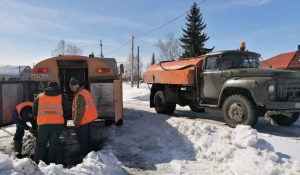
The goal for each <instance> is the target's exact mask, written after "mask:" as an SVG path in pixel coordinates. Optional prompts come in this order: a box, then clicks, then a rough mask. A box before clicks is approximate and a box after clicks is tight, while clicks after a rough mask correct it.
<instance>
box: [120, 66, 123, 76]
mask: <svg viewBox="0 0 300 175" xmlns="http://www.w3.org/2000/svg"><path fill="white" fill-rule="evenodd" d="M120 73H121V74H123V73H124V66H123V64H120Z"/></svg>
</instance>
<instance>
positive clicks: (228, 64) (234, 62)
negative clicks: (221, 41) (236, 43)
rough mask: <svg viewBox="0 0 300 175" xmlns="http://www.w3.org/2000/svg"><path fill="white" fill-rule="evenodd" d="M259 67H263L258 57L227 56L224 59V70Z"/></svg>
mask: <svg viewBox="0 0 300 175" xmlns="http://www.w3.org/2000/svg"><path fill="white" fill-rule="evenodd" d="M259 67H261V66H260V61H259V56H257V55H244V54H227V55H224V56H223V57H222V69H234V68H259Z"/></svg>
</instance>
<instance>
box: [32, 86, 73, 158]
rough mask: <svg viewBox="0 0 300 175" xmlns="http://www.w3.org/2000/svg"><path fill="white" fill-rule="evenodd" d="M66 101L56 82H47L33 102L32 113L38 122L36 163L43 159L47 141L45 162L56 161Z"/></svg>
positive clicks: (63, 123) (64, 120) (64, 118)
mask: <svg viewBox="0 0 300 175" xmlns="http://www.w3.org/2000/svg"><path fill="white" fill-rule="evenodd" d="M66 111H67V101H66V99H65V97H64V96H63V94H61V92H60V90H59V86H58V83H57V82H49V83H48V87H47V88H46V89H45V90H44V92H43V93H41V94H39V95H38V96H37V97H36V98H35V100H34V104H33V115H34V116H36V120H37V124H38V132H39V134H38V138H37V142H36V149H35V154H34V161H35V163H36V164H38V163H39V161H40V160H43V158H44V154H45V150H46V146H47V144H48V142H49V151H48V160H43V161H44V162H45V163H46V164H49V163H57V162H56V158H57V154H58V150H59V148H60V140H59V137H60V135H61V133H62V131H63V128H64V125H65V124H66V120H67V118H66V117H67V115H66V114H67V112H66Z"/></svg>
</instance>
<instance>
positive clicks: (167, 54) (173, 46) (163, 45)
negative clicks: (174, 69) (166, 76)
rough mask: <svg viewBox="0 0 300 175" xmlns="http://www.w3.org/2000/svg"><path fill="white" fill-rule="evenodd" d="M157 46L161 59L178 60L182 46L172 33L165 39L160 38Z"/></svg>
mask: <svg viewBox="0 0 300 175" xmlns="http://www.w3.org/2000/svg"><path fill="white" fill-rule="evenodd" d="M156 46H157V47H158V48H159V50H160V57H159V58H157V59H158V60H159V61H164V60H170V61H171V60H177V59H178V58H179V57H180V54H181V52H182V51H181V47H180V42H179V39H178V38H175V37H174V35H173V34H172V33H170V34H168V35H167V36H166V38H165V39H164V41H163V40H161V39H159V40H158V42H157V44H156Z"/></svg>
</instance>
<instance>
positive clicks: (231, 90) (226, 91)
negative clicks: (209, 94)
mask: <svg viewBox="0 0 300 175" xmlns="http://www.w3.org/2000/svg"><path fill="white" fill-rule="evenodd" d="M234 94H240V95H243V96H245V97H247V98H248V99H249V100H250V101H251V102H252V103H253V104H257V103H256V101H255V99H254V98H253V93H252V92H251V91H250V90H249V89H247V88H244V87H226V88H223V89H222V91H221V93H220V97H219V101H218V107H219V108H222V106H223V104H224V101H225V100H226V98H228V97H229V96H231V95H234Z"/></svg>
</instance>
